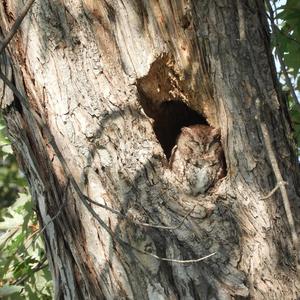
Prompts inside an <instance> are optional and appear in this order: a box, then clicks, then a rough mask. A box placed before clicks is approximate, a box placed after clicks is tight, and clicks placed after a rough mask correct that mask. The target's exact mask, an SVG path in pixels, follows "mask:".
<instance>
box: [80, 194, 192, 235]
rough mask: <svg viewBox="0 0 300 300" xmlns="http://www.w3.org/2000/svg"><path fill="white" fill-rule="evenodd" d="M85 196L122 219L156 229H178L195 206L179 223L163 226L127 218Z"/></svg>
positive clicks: (89, 200)
mask: <svg viewBox="0 0 300 300" xmlns="http://www.w3.org/2000/svg"><path fill="white" fill-rule="evenodd" d="M84 197H85V198H86V200H87V201H88V202H90V203H92V204H94V205H96V206H99V207H101V208H104V209H106V210H108V211H110V212H112V213H114V214H116V215H118V216H119V217H121V218H123V219H126V220H128V221H129V222H131V223H134V224H136V225H140V226H144V227H151V228H157V229H165V230H175V229H178V228H179V227H181V225H182V224H183V223H184V221H185V220H186V219H187V217H188V216H189V215H190V214H191V213H192V212H193V211H194V209H195V207H196V206H194V207H193V208H192V209H191V210H190V211H189V212H188V213H187V214H186V215H185V216H184V217H183V219H182V220H181V221H180V223H179V224H178V225H175V226H163V225H154V224H149V223H144V222H139V221H135V220H133V219H131V218H129V217H128V216H126V215H124V214H122V213H121V212H120V211H118V210H116V209H113V208H111V207H109V206H107V205H104V204H101V203H98V202H96V201H94V200H92V199H90V198H89V197H87V196H84Z"/></svg>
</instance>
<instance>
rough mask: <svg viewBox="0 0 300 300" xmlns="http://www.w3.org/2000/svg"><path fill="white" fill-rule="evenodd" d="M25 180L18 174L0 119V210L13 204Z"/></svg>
mask: <svg viewBox="0 0 300 300" xmlns="http://www.w3.org/2000/svg"><path fill="white" fill-rule="evenodd" d="M24 186H26V180H25V178H24V176H22V175H21V174H20V171H19V168H18V165H17V162H16V159H15V157H14V155H13V151H12V148H11V145H10V142H9V140H8V138H7V136H6V134H5V126H4V123H3V119H2V118H1V117H0V200H1V201H0V208H1V207H5V206H8V205H10V204H11V203H13V201H14V200H15V199H16V197H17V195H18V192H19V191H22V190H24Z"/></svg>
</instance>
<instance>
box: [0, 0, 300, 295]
mask: <svg viewBox="0 0 300 300" xmlns="http://www.w3.org/2000/svg"><path fill="white" fill-rule="evenodd" d="M22 5H23V4H22V2H21V1H19V0H14V1H9V2H6V1H2V2H1V3H0V9H1V18H0V26H1V29H2V32H3V33H5V32H8V30H9V28H10V27H11V26H12V24H13V22H14V20H15V19H16V17H17V12H18V9H19V7H21V6H22ZM9 56H10V59H11V60H12V65H13V75H14V77H13V78H14V82H15V83H16V85H17V87H18V89H19V90H20V91H21V92H22V93H23V94H24V95H25V94H26V95H27V98H28V102H29V106H30V107H31V110H32V111H34V112H36V113H37V114H38V115H40V116H42V119H43V120H44V121H45V122H46V127H47V128H45V127H43V126H41V124H39V123H38V122H37V120H36V118H35V117H34V114H32V113H31V112H30V111H28V110H26V109H24V107H23V108H22V104H21V103H20V102H19V101H18V99H17V98H14V99H12V95H11V94H6V97H5V98H4V99H3V101H2V107H3V112H4V114H5V118H6V121H7V124H8V129H9V133H10V136H11V139H12V141H13V144H14V147H15V151H16V154H17V155H18V157H19V161H20V163H21V164H22V166H23V169H24V171H25V173H26V176H27V178H28V180H29V183H30V188H31V193H32V196H33V200H34V201H35V202H36V207H37V211H38V215H39V218H40V222H41V225H43V224H47V223H48V222H49V221H50V220H51V217H53V216H54V215H55V214H56V213H57V211H58V210H59V208H60V207H61V205H64V206H63V209H62V213H61V215H60V216H59V217H58V218H56V219H55V220H54V221H53V223H50V224H49V225H48V226H47V229H46V231H45V241H46V245H47V254H48V259H49V263H50V266H51V271H52V274H53V278H54V282H55V293H56V298H58V299H104V298H105V299H113V298H115V299H120V298H122V297H123V298H129V299H214V298H215V299H232V298H238V297H251V298H253V299H296V298H297V297H299V296H300V290H299V280H298V279H297V276H296V273H295V270H294V265H293V263H294V261H293V257H292V247H293V246H292V242H291V237H290V230H289V227H288V223H287V221H286V216H285V212H284V209H283V206H282V200H281V197H280V194H279V193H276V194H274V195H273V196H272V197H271V198H270V199H268V200H260V199H261V198H262V197H263V196H264V195H265V194H267V193H268V191H270V190H271V189H272V188H273V187H274V185H275V182H276V181H275V177H274V174H273V172H272V168H271V166H270V163H269V159H268V157H267V152H266V149H265V146H264V144H263V139H262V133H261V130H260V126H259V123H258V121H257V120H256V119H255V116H256V115H257V111H256V107H255V100H256V99H257V98H259V99H260V100H261V102H262V103H263V112H264V114H263V116H262V117H263V119H264V121H265V123H266V124H268V127H269V128H268V129H269V131H270V133H271V138H272V140H273V147H274V150H275V152H276V154H277V159H278V161H279V163H280V168H281V172H282V174H283V177H284V180H286V181H287V182H288V183H289V185H288V193H289V197H290V201H291V204H292V206H293V211H294V217H295V218H296V216H298V215H299V205H298V204H297V203H299V169H298V166H296V157H295V155H294V153H293V149H292V147H293V141H292V138H291V132H290V126H289V120H288V118H287V115H286V110H285V106H284V103H283V102H282V99H281V97H280V92H279V89H278V86H277V81H276V75H275V72H274V64H273V60H272V56H271V51H270V45H269V36H268V27H267V22H266V17H265V12H264V7H263V5H262V4H259V1H254V0H248V1H239V0H238V1H233V0H224V1H209V0H203V1H192V0H190V1H187V0H186V1H184V0H176V1H165V0H160V1H138V0H135V1H102V0H101V1H100V0H99V1H94V0H82V1H79V0H74V1H67V0H63V1H49V2H48V1H37V2H36V3H35V4H34V5H33V7H32V10H31V12H30V14H29V16H27V17H26V18H25V20H24V23H23V24H22V26H21V30H20V32H19V33H18V34H17V36H16V37H15V38H14V39H13V41H12V42H11V44H10V46H9ZM193 124H206V125H210V126H212V127H214V128H219V129H220V132H221V142H222V146H223V149H224V154H225V158H226V166H227V170H226V177H224V178H222V179H220V180H218V182H217V183H216V184H215V185H214V186H213V187H212V188H210V189H208V190H207V191H205V193H204V194H199V195H197V196H195V195H194V196H193V195H187V194H186V193H184V192H183V190H182V187H181V185H180V183H178V181H177V180H176V174H175V173H174V171H173V170H172V169H171V168H169V163H168V158H169V156H170V155H171V150H172V147H173V146H175V143H176V137H177V135H178V133H179V132H180V128H181V127H184V126H190V125H193ZM48 130H50V132H51V134H52V136H53V137H54V141H52V140H51V138H50V136H49V134H47V132H48ZM56 147H57V148H56ZM62 158H63V160H64V161H65V163H66V165H67V169H68V170H66V166H64V161H62ZM78 188H80V190H81V193H83V194H84V195H85V196H87V197H88V198H89V199H91V200H93V201H95V202H97V203H99V204H102V205H107V206H108V207H111V208H113V209H115V210H117V211H119V212H120V213H122V214H123V215H126V216H127V217H128V218H123V217H121V215H120V214H119V215H118V214H114V213H112V212H111V211H109V210H107V209H104V208H101V207H99V206H97V205H95V204H90V206H87V204H86V203H87V202H85V201H86V198H84V197H82V194H81V193H79V192H78ZM84 199H85V201H84ZM88 207H91V208H92V209H93V210H94V212H92V213H91V211H90V210H89V209H87V208H88ZM193 207H194V209H193V211H192V212H191V213H190V215H189V216H188V217H187V218H186V220H185V221H184V223H183V225H182V226H180V227H178V228H176V229H174V230H166V229H158V228H154V227H146V226H141V225H138V224H137V222H144V223H150V224H159V225H164V226H175V225H176V224H179V223H180V222H181V220H182V219H183V218H184V216H186V214H187V213H188V212H189V211H191V209H192V208H193ZM93 213H94V215H93ZM95 214H97V216H96V215H95ZM99 218H100V219H99ZM296 221H298V220H296ZM99 222H104V224H106V226H108V228H109V230H105V228H104V227H103V224H102V225H101V224H100V223H99ZM110 231H111V232H113V237H114V238H113V237H112V236H111V234H110ZM122 241H124V243H123V244H122ZM128 244H130V245H131V246H132V247H129V246H128ZM137 249H138V250H140V251H141V252H138V251H137ZM143 251H144V252H149V253H153V254H155V255H157V256H159V257H165V258H175V259H197V258H200V257H202V256H205V255H208V254H210V253H213V252H216V254H215V255H214V256H212V257H210V258H208V259H207V260H204V261H202V262H199V263H194V264H187V265H186V264H179V263H174V262H173V263H170V262H166V261H162V260H158V259H156V258H154V257H152V256H150V255H146V254H143V253H142V252H143Z"/></svg>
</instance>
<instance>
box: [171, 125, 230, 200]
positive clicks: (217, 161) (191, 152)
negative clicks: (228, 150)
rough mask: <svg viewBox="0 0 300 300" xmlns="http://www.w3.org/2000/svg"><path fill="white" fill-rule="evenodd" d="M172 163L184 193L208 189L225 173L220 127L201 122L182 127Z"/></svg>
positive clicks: (194, 194)
mask: <svg viewBox="0 0 300 300" xmlns="http://www.w3.org/2000/svg"><path fill="white" fill-rule="evenodd" d="M169 166H170V168H171V169H172V171H173V173H174V176H175V177H176V180H177V181H178V182H179V185H180V186H181V187H182V190H183V192H184V193H186V194H188V195H192V196H197V195H199V194H204V193H206V192H207V191H208V190H209V189H210V188H211V187H213V186H214V184H215V183H216V182H217V181H218V180H219V179H220V178H222V177H223V176H224V174H225V160H224V153H223V149H222V145H221V142H220V130H218V129H215V128H213V127H211V126H209V125H202V124H201V125H200V124H197V125H192V126H189V127H183V128H181V132H180V134H179V135H178V138H177V144H176V145H175V147H174V148H173V150H172V154H171V157H170V161H169Z"/></svg>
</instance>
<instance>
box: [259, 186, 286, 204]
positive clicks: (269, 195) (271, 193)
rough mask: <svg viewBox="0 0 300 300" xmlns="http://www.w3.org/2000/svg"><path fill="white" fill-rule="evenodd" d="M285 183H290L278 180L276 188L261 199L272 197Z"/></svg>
mask: <svg viewBox="0 0 300 300" xmlns="http://www.w3.org/2000/svg"><path fill="white" fill-rule="evenodd" d="M283 184H285V185H288V183H287V182H285V181H281V182H277V184H276V186H275V187H274V189H273V190H272V191H271V192H270V193H268V194H267V195H266V196H264V197H261V198H260V199H261V200H266V199H268V198H270V197H271V196H272V195H273V194H274V193H275V192H276V191H277V190H278V189H279V188H280V186H281V185H283Z"/></svg>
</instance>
